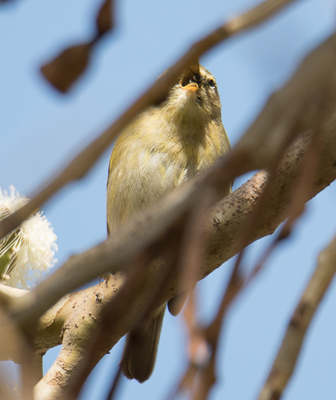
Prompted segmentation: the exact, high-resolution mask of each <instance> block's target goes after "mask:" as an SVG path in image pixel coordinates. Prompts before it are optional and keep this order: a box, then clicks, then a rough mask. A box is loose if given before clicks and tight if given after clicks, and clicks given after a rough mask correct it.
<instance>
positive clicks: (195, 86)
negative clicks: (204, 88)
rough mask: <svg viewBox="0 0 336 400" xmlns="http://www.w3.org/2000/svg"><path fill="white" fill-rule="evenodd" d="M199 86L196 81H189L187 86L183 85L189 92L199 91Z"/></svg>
mask: <svg viewBox="0 0 336 400" xmlns="http://www.w3.org/2000/svg"><path fill="white" fill-rule="evenodd" d="M198 88H199V86H198V84H197V83H196V82H191V83H188V85H186V86H182V89H184V90H187V91H188V92H197V90H198Z"/></svg>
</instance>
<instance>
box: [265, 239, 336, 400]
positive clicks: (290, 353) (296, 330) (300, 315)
mask: <svg viewBox="0 0 336 400" xmlns="http://www.w3.org/2000/svg"><path fill="white" fill-rule="evenodd" d="M335 273H336V237H335V238H334V239H333V240H332V241H331V243H330V244H329V245H328V246H327V247H326V248H325V249H324V250H323V251H322V252H321V253H320V255H319V257H318V263H317V267H316V269H315V271H314V273H313V276H312V277H311V279H310V281H309V283H308V285H307V287H306V289H305V291H304V293H303V295H302V297H301V299H300V302H299V304H298V306H297V307H296V309H295V311H294V314H293V315H292V317H291V319H290V321H289V324H288V327H287V332H286V334H285V337H284V339H283V342H282V345H281V347H280V350H279V352H278V354H277V356H276V359H275V361H274V364H273V366H272V369H271V372H270V374H269V376H268V378H267V381H266V383H265V386H264V387H263V389H262V391H261V393H260V395H259V397H258V400H272V399H280V397H281V395H282V392H283V390H284V389H285V387H286V385H287V382H288V381H289V379H290V377H291V376H292V373H293V371H294V368H295V365H296V361H297V358H298V356H299V353H300V350H301V345H302V343H303V340H304V337H305V334H306V332H307V329H308V327H309V324H310V322H311V320H312V318H313V316H314V314H315V311H316V309H317V307H318V305H319V304H320V302H321V300H322V298H323V296H324V294H325V292H326V290H327V289H328V287H329V284H330V282H331V280H332V278H333V277H334V275H335Z"/></svg>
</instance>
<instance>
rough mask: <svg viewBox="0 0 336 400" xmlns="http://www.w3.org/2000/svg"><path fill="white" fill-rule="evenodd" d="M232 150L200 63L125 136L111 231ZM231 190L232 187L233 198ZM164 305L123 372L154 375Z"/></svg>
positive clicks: (116, 152) (112, 186)
mask: <svg viewBox="0 0 336 400" xmlns="http://www.w3.org/2000/svg"><path fill="white" fill-rule="evenodd" d="M229 149H230V142H229V139H228V137H227V135H226V132H225V129H224V127H223V124H222V118H221V103H220V99H219V94H218V89H217V84H216V81H215V78H214V76H213V75H211V73H210V72H209V71H207V70H206V69H205V68H204V67H202V66H200V65H199V64H198V63H197V64H196V65H192V66H190V67H188V68H187V69H186V70H185V72H184V73H183V74H182V76H181V77H180V78H179V79H178V80H177V81H176V83H175V84H174V86H173V87H172V88H171V90H170V91H169V94H168V96H167V98H166V100H165V101H163V102H162V103H161V104H159V105H157V106H151V107H148V108H147V109H146V110H145V111H143V112H142V113H141V114H139V115H138V116H137V117H136V118H135V119H134V120H133V121H132V122H131V123H130V124H129V125H128V126H127V127H126V128H125V129H124V130H123V131H122V132H121V134H120V136H119V137H118V139H117V141H116V144H115V146H114V148H113V151H112V154H111V158H110V164H109V174H108V181H107V229H108V233H109V234H110V235H111V234H113V232H115V231H116V229H118V228H119V227H120V226H121V225H122V224H123V223H125V222H126V221H128V220H129V219H130V218H132V216H133V215H134V214H135V213H137V212H138V211H139V210H141V209H143V208H145V207H148V206H149V205H150V204H152V203H154V202H155V201H157V200H158V199H160V198H161V197H162V196H163V195H164V194H165V193H167V192H169V191H171V190H173V189H174V188H176V187H177V186H178V185H180V184H181V183H182V182H184V181H185V180H187V179H189V178H191V177H193V176H194V175H195V174H197V173H198V172H200V171H201V170H203V169H204V168H206V167H208V166H210V165H211V164H213V163H214V162H215V161H216V160H217V159H218V158H219V157H221V156H223V155H224V154H226V153H227V152H228V151H229ZM230 190H231V187H228V188H227V193H229V192H230ZM164 312H165V305H164V306H162V307H160V308H159V309H158V310H156V311H155V312H154V313H153V315H152V318H151V320H150V321H149V322H147V323H146V324H145V325H144V326H143V327H141V328H140V330H139V332H137V335H136V338H135V339H134V338H132V339H131V338H130V334H128V335H127V339H126V343H125V347H124V352H123V356H122V360H121V369H122V371H123V373H124V375H125V376H126V377H127V378H129V379H136V380H138V381H139V382H144V381H146V380H147V379H149V377H150V375H151V374H152V372H153V369H154V365H155V361H156V355H157V349H158V344H159V338H160V333H161V328H162V322H163V316H164Z"/></svg>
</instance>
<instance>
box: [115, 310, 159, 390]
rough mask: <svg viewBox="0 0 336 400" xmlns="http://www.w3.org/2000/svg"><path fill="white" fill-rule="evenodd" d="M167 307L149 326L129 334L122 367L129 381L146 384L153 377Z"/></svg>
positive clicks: (121, 363)
mask: <svg viewBox="0 0 336 400" xmlns="http://www.w3.org/2000/svg"><path fill="white" fill-rule="evenodd" d="M165 309H166V305H164V306H162V307H161V308H160V309H159V311H158V314H157V315H156V316H155V318H153V319H151V320H150V322H149V324H147V325H146V326H144V327H140V328H139V329H137V330H136V331H131V332H129V333H128V334H127V337H126V342H125V346H124V351H123V355H122V358H121V362H120V366H121V370H122V372H123V374H124V375H125V376H126V377H127V378H128V379H136V380H137V381H139V382H141V383H142V382H144V381H146V380H147V379H149V377H150V376H151V374H152V372H153V369H154V365H155V361H156V355H157V350H158V346H159V339H160V334H161V328H162V322H163V316H164V313H165Z"/></svg>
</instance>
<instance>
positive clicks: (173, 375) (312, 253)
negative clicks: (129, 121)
mask: <svg viewBox="0 0 336 400" xmlns="http://www.w3.org/2000/svg"><path fill="white" fill-rule="evenodd" d="M256 3H257V2H256V1H251V0H249V1H248V0H236V1H233V0H227V1H220V0H209V1H207V2H203V1H200V0H196V1H195V0H194V1H191V0H171V1H169V2H163V1H155V0H145V1H142V2H140V1H135V0H133V1H131V0H124V1H123V0H120V1H118V2H117V4H116V9H117V10H116V11H117V12H116V19H117V27H116V30H115V32H114V34H113V35H111V36H109V37H107V38H105V39H104V40H103V42H102V43H100V45H99V46H98V48H97V49H96V50H95V53H94V58H93V59H92V62H91V64H90V67H89V69H88V71H87V72H86V73H85V75H84V76H83V77H82V78H81V79H80V81H79V82H78V83H77V84H76V85H75V86H74V87H73V90H72V91H71V92H70V93H69V94H68V95H66V96H64V95H60V94H59V93H57V92H56V91H55V90H53V89H52V88H51V87H50V86H49V85H48V84H47V83H46V82H45V81H44V79H43V77H42V76H41V75H40V73H39V66H40V65H41V64H42V63H43V62H45V61H47V60H49V59H50V58H51V57H52V56H53V55H54V54H55V53H57V52H58V51H60V50H61V49H63V48H64V47H66V46H67V45H70V44H74V43H78V42H80V41H83V40H86V39H88V38H90V35H91V34H92V33H93V29H94V23H93V18H92V17H93V15H95V13H96V10H97V8H98V6H99V2H97V1H94V0H81V1H78V0H77V1H68V0H58V1H56V0H49V1H48V2H46V1H42V0H29V1H28V0H27V1H24V0H16V1H13V3H12V4H5V5H2V6H1V7H0V38H1V40H0V54H1V59H0V88H1V90H0V138H1V157H0V187H1V188H2V189H6V188H8V186H9V185H11V184H12V185H14V186H15V187H16V188H17V189H18V190H19V192H20V193H22V194H25V195H27V196H28V195H29V194H31V193H32V192H33V191H34V190H36V189H37V188H38V187H39V185H40V184H42V182H43V181H44V180H45V179H47V178H48V177H49V176H50V174H52V173H54V172H55V171H56V170H57V169H59V168H62V166H63V165H64V163H66V161H67V160H69V158H70V157H71V156H73V155H74V154H76V153H77V152H78V151H79V150H80V149H81V148H82V147H83V146H84V145H85V144H86V143H89V142H90V141H91V140H92V139H93V138H95V137H96V136H97V135H98V134H99V133H100V132H101V131H102V130H103V129H104V128H105V127H107V126H108V125H109V124H110V123H111V122H112V121H113V120H114V119H115V118H116V117H117V116H118V115H119V114H120V112H122V111H123V110H124V109H125V108H126V107H127V106H128V105H129V104H130V102H131V101H132V100H133V99H134V98H135V97H136V96H139V95H140V94H141V93H142V92H143V91H144V90H145V88H146V86H147V85H148V84H149V83H151V82H152V81H153V80H154V79H155V78H156V77H157V76H158V75H159V74H161V73H162V71H163V70H165V69H166V68H167V67H168V66H169V65H170V64H171V63H172V62H173V61H174V60H176V59H177V58H178V57H179V56H180V55H181V54H182V53H183V52H184V51H185V50H186V49H187V48H188V47H189V46H190V45H191V44H192V43H193V41H195V40H197V39H198V38H200V37H202V35H204V34H206V33H207V32H209V31H210V30H211V29H213V28H214V27H217V25H219V24H220V23H222V22H223V21H225V20H227V19H229V18H230V17H231V16H233V15H236V14H238V13H240V12H241V11H244V10H246V9H247V8H248V7H251V6H252V5H254V4H256ZM335 11H336V10H335V2H334V1H332V0H310V1H309V0H307V1H298V2H296V3H295V5H294V6H291V7H288V8H287V9H286V10H285V11H284V12H282V13H281V14H280V15H278V16H277V17H275V18H272V19H271V20H270V21H268V22H267V23H265V24H263V26H262V27H260V28H257V29H254V30H253V31H251V32H247V33H244V34H242V35H240V36H239V37H236V38H233V39H231V40H229V41H228V42H226V43H224V44H221V45H220V46H218V47H216V48H215V49H213V50H212V51H210V52H209V53H208V54H207V55H206V56H205V57H204V58H203V59H202V60H201V62H202V64H204V66H205V67H206V68H207V69H209V70H210V71H211V72H212V73H213V74H214V75H215V76H216V79H217V82H218V85H219V92H220V96H221V100H222V106H223V111H222V115H223V122H224V126H225V127H226V130H227V132H228V135H229V137H230V140H231V142H232V144H234V143H235V142H236V141H237V140H238V138H239V137H240V135H242V134H243V133H244V130H245V129H246V128H247V127H248V126H249V124H250V123H251V122H252V121H253V119H254V117H255V116H256V115H257V113H258V111H259V110H260V109H261V108H262V106H263V104H264V102H265V101H266V100H267V98H268V96H269V95H270V94H271V93H272V92H273V91H274V90H277V89H278V88H279V87H281V85H282V84H283V83H284V82H285V81H286V79H287V78H288V77H289V76H290V74H291V73H292V72H293V71H294V70H295V68H296V66H297V65H298V62H299V61H300V60H301V59H302V57H303V56H304V55H305V54H306V53H307V52H308V51H309V50H311V49H312V48H314V47H315V46H316V45H318V44H319V43H320V42H321V41H323V40H324V39H325V38H326V37H327V36H328V35H329V34H330V33H331V32H332V31H333V29H334V21H335ZM110 151H111V149H109V150H108V151H107V152H106V154H104V156H103V157H102V158H101V160H100V161H99V162H98V163H97V165H96V166H95V167H94V168H93V170H92V171H91V173H90V174H89V175H88V176H87V177H86V178H85V179H83V180H82V181H81V182H78V183H76V184H74V185H72V186H71V187H67V188H65V189H63V190H62V191H61V192H60V193H59V194H57V195H56V196H55V197H54V198H53V199H52V200H50V201H49V202H48V203H47V204H46V205H45V206H44V207H43V210H44V212H45V214H46V216H47V217H48V219H49V220H50V221H51V222H52V224H53V226H54V229H55V232H56V234H57V236H58V246H59V252H58V253H57V258H58V260H59V264H58V265H61V264H62V263H63V262H64V261H65V260H66V259H67V258H68V257H69V256H70V255H72V254H75V253H79V252H81V251H83V250H85V249H87V248H88V247H90V246H93V245H95V244H97V243H99V242H100V241H102V240H104V239H105V237H106V222H105V218H106V217H105V187H106V178H107V165H108V158H109V153H110ZM244 180H246V177H243V178H242V179H239V180H237V181H236V183H235V186H237V185H240V184H241V183H242V182H244ZM335 194H336V193H335V185H331V187H329V188H328V189H327V190H325V191H324V192H323V193H321V194H320V195H318V196H317V197H316V198H315V199H314V200H313V201H312V202H310V203H309V205H308V207H307V209H306V212H305V214H304V216H303V217H302V219H301V220H300V222H299V224H298V226H297V229H296V231H295V232H294V233H293V235H292V238H291V240H290V241H287V242H286V243H284V244H282V245H281V246H279V248H278V249H277V250H276V251H275V253H274V254H273V255H272V257H271V259H270V260H269V262H268V263H267V268H266V269H265V270H264V271H263V273H262V274H261V275H260V276H259V277H258V279H257V280H256V281H255V282H253V284H252V285H251V286H250V287H249V288H248V289H247V291H246V292H244V294H243V295H242V296H240V297H239V299H238V300H237V301H236V302H235V304H234V306H233V307H232V308H231V310H230V313H229V315H228V318H227V321H226V324H225V329H224V332H223V335H222V338H221V346H220V356H219V363H218V383H217V385H216V386H215V388H214V389H213V391H212V394H211V399H212V400H217V399H222V398H227V399H235V400H250V399H251V400H252V399H255V398H256V396H257V395H258V393H259V390H260V388H261V385H262V384H263V382H264V381H265V379H266V377H267V373H268V371H269V368H270V365H271V363H272V360H273V358H274V356H275V354H276V351H277V348H278V345H279V341H280V340H281V338H282V336H283V333H284V329H285V327H286V323H287V321H288V318H289V316H290V314H291V312H292V311H293V308H294V307H295V305H296V303H297V301H298V299H299V297H300V294H301V292H302V290H303V288H304V286H305V284H306V283H307V280H308V279H309V277H310V275H311V273H312V271H313V269H314V266H315V263H316V259H317V255H318V253H319V251H320V250H321V249H322V248H323V247H324V246H325V245H326V244H327V243H328V241H330V240H331V238H332V237H333V235H334V234H335V206H334V205H335V201H334V199H335ZM268 240H269V239H267V238H266V239H265V240H262V241H259V242H258V243H256V244H255V245H254V246H252V247H251V249H250V250H249V252H248V256H247V260H246V262H247V263H248V265H252V264H253V260H255V259H256V257H257V256H258V254H259V253H260V251H261V249H262V248H263V246H264V245H265V244H266V243H267V241H268ZM231 265H232V262H228V263H226V264H225V265H224V266H222V267H221V268H220V269H219V270H218V271H216V272H215V273H213V274H212V275H211V276H210V277H208V278H207V279H205V280H204V281H203V282H201V284H199V285H198V294H199V303H200V304H201V309H200V318H201V320H202V321H204V322H207V321H210V320H211V318H212V317H213V316H214V314H215V312H216V304H217V301H218V299H219V298H220V297H221V293H222V290H223V287H224V284H225V282H226V278H227V274H228V271H229V269H230V266H231ZM335 302H336V289H335V284H333V285H332V286H331V288H330V290H329V291H328V293H327V295H326V297H325V299H324V300H323V302H322V305H321V307H320V309H319V311H318V313H317V315H316V317H315V318H314V321H313V324H312V326H311V329H310V330H309V333H308V335H307V339H306V341H305V343H304V347H303V351H302V353H301V356H300V360H299V363H298V367H297V369H296V371H295V375H294V379H293V380H292V381H291V383H290V385H289V386H288V389H287V390H286V392H285V394H284V397H283V398H284V399H285V400H294V399H298V398H304V399H305V400H313V399H314V400H315V399H317V398H321V399H329V398H334V394H335V392H336V381H335V379H334V375H335V362H334V360H335V359H336V345H335V334H336V321H335V318H334V315H335V312H334V304H335ZM121 348H122V344H119V345H118V346H116V347H115V348H114V349H113V350H112V352H111V355H109V356H107V357H105V358H104V360H102V362H101V363H100V364H99V365H98V367H97V368H96V369H95V371H94V373H93V374H92V377H91V378H90V379H89V381H88V383H87V385H86V387H85V388H84V390H83V392H82V395H81V399H82V400H87V399H92V398H94V399H103V398H104V393H105V392H106V390H107V387H108V386H109V383H110V380H111V379H112V376H113V373H114V369H115V365H116V363H117V360H118V357H119V356H120V352H121ZM185 352H186V337H185V331H184V326H183V320H182V318H181V317H177V318H173V317H171V316H170V315H169V313H167V314H166V317H165V321H164V327H163V333H162V337H161V342H160V348H159V354H158V361H157V365H156V368H155V371H154V374H153V376H152V378H151V379H150V380H149V381H148V382H146V383H145V384H143V385H140V384H138V383H137V382H129V381H126V380H124V381H123V382H122V384H121V386H120V389H119V393H118V398H119V399H122V400H126V399H140V400H141V399H163V398H165V396H166V394H167V393H168V391H169V390H170V389H171V388H172V386H173V385H174V383H176V382H177V379H178V377H179V375H180V374H181V373H182V371H183V369H184V368H185V366H186V356H185ZM56 354H57V349H54V350H51V351H50V352H48V354H47V356H46V357H45V368H46V369H47V368H48V367H49V366H50V365H51V363H52V361H53V358H54V357H55V355H56Z"/></svg>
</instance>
